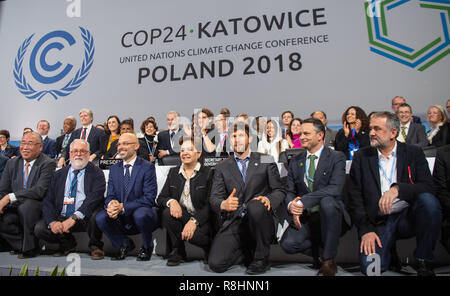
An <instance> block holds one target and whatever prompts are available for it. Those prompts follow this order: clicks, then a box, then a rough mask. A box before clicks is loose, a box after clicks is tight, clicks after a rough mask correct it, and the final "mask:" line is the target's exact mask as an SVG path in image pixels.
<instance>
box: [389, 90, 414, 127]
mask: <svg viewBox="0 0 450 296" xmlns="http://www.w3.org/2000/svg"><path fill="white" fill-rule="evenodd" d="M401 104H406V100H405V98H404V97H401V96H395V97H394V98H393V99H392V106H391V108H392V111H393V112H394V113H395V114H397V112H398V107H400V105H401ZM411 122H414V123H419V124H421V123H422V121H421V120H420V117H418V116H414V115H413V116H412V121H411Z"/></svg>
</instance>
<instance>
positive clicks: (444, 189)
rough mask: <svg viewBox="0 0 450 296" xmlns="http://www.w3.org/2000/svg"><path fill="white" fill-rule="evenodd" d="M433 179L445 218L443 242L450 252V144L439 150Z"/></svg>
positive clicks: (442, 234)
mask: <svg viewBox="0 0 450 296" xmlns="http://www.w3.org/2000/svg"><path fill="white" fill-rule="evenodd" d="M433 179H434V185H435V191H436V195H437V198H438V199H439V201H440V203H441V208H442V214H443V218H444V220H443V222H442V228H441V243H442V244H443V245H444V247H445V249H446V250H447V252H449V253H450V145H445V146H442V147H440V148H439V149H438V150H437V153H436V160H435V162H434V169H433Z"/></svg>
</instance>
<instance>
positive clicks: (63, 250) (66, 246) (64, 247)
mask: <svg viewBox="0 0 450 296" xmlns="http://www.w3.org/2000/svg"><path fill="white" fill-rule="evenodd" d="M76 246H77V241H76V240H75V239H72V240H69V241H64V242H63V243H61V244H60V247H59V249H58V250H57V251H56V252H55V253H54V254H53V257H64V256H67V255H69V254H70V253H72V252H73V251H75V248H76Z"/></svg>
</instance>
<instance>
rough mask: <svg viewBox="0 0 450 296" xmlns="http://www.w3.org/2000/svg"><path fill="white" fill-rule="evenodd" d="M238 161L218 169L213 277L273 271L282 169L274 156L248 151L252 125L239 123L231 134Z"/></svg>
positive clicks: (214, 186) (282, 194)
mask: <svg viewBox="0 0 450 296" xmlns="http://www.w3.org/2000/svg"><path fill="white" fill-rule="evenodd" d="M229 135H231V143H232V145H233V148H234V156H230V157H229V158H228V159H226V160H224V161H222V162H220V163H219V164H217V166H216V167H215V173H214V179H213V184H212V189H211V195H210V205H211V208H212V210H213V211H214V212H216V213H217V214H218V215H220V216H221V218H222V225H221V227H220V229H219V231H218V233H217V235H216V237H215V239H214V241H213V243H212V246H211V250H210V253H209V260H208V264H209V267H210V268H211V270H213V271H215V272H225V271H226V270H227V269H228V268H230V267H231V266H232V265H236V264H241V263H244V264H246V265H247V266H248V267H247V271H246V272H247V273H248V274H261V273H264V272H266V271H267V270H268V269H269V268H270V264H269V255H270V244H271V243H272V242H273V241H274V239H275V223H274V220H273V211H275V210H276V209H277V208H278V207H279V206H280V205H281V204H282V202H283V199H284V197H285V191H284V189H283V188H282V184H281V180H280V175H279V172H278V168H277V166H276V164H275V162H274V161H273V158H272V157H271V156H267V155H263V154H261V153H257V152H250V148H249V147H250V146H249V142H250V141H251V137H250V136H249V126H248V124H246V123H243V122H237V123H235V124H234V125H233V126H232V127H231V129H230V132H229Z"/></svg>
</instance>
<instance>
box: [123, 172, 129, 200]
mask: <svg viewBox="0 0 450 296" xmlns="http://www.w3.org/2000/svg"><path fill="white" fill-rule="evenodd" d="M130 167H131V164H126V165H125V177H124V179H123V188H124V189H125V195H126V194H127V192H128V186H130V180H131V175H130ZM124 197H125V196H124Z"/></svg>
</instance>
